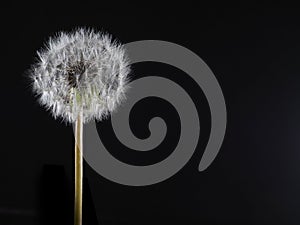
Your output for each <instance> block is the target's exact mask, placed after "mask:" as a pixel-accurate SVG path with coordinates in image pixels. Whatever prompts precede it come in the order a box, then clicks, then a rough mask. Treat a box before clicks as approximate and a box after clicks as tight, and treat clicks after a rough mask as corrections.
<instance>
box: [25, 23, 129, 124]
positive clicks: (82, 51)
mask: <svg viewBox="0 0 300 225" xmlns="http://www.w3.org/2000/svg"><path fill="white" fill-rule="evenodd" d="M37 55H38V62H37V63H36V64H35V65H33V68H32V71H31V76H30V77H31V79H32V81H33V90H34V93H35V94H37V96H38V99H39V102H40V104H41V105H43V106H45V107H46V108H47V109H48V110H50V111H51V113H52V115H53V116H54V118H59V117H60V118H62V119H63V120H64V121H66V122H69V123H73V122H75V121H76V119H77V118H78V116H79V114H80V113H82V116H83V118H82V122H83V123H86V122H89V121H91V120H94V119H95V120H99V121H101V120H102V119H103V118H105V117H106V116H108V115H109V114H110V113H111V112H113V111H114V110H115V109H116V107H117V106H118V105H119V104H120V103H121V102H122V101H123V100H124V98H125V92H126V89H127V88H128V74H129V71H130V69H129V61H128V59H127V57H126V54H125V50H124V48H123V47H122V45H120V44H118V43H117V42H115V41H112V38H111V36H110V35H108V34H103V33H97V32H95V31H94V30H92V29H83V28H81V29H77V30H75V31H73V32H71V33H65V32H61V33H58V34H57V35H56V36H55V37H52V38H50V39H49V41H48V43H47V45H46V47H45V48H43V49H42V50H40V51H38V53H37Z"/></svg>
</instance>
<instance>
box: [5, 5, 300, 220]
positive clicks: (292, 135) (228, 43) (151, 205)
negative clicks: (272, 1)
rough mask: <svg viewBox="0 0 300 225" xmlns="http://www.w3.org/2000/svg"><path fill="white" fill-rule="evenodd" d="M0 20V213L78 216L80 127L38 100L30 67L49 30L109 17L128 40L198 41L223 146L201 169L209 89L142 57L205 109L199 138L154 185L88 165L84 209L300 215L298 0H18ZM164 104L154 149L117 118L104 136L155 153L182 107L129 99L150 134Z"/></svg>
mask: <svg viewBox="0 0 300 225" xmlns="http://www.w3.org/2000/svg"><path fill="white" fill-rule="evenodd" d="M49 4H50V3H49ZM74 4H75V3H74ZM16 8H18V9H16ZM1 23H2V24H3V25H2V27H1V33H2V35H1V39H2V41H1V55H2V56H1V89H0V93H1V95H0V96H1V110H0V115H1V117H0V119H1V128H2V131H1V134H2V135H1V136H2V138H1V146H2V147H1V157H0V224H47V223H49V221H56V224H72V218H73V215H72V207H73V206H72V191H73V189H72V171H73V161H72V160H73V145H74V140H73V133H72V129H71V127H70V126H66V125H65V124H64V123H62V122H60V121H59V120H54V119H53V118H52V117H51V116H50V115H49V113H48V112H47V111H45V110H44V109H43V108H42V107H40V106H39V105H38V104H37V103H36V100H35V99H34V97H33V95H32V93H31V90H30V87H29V82H28V79H27V78H26V73H25V71H26V70H28V69H29V68H30V65H31V64H32V63H33V62H34V57H35V56H36V50H38V49H39V48H40V47H41V46H42V45H43V43H45V41H46V40H47V39H48V37H49V36H50V35H53V34H54V33H55V32H57V31H60V30H66V31H69V30H71V29H73V28H75V27H78V26H87V27H93V28H95V29H103V30H105V31H107V32H109V33H111V34H112V35H113V36H114V37H117V38H118V39H119V40H121V41H122V43H127V42H131V41H138V40H147V39H156V40H165V41H170V42H174V43H177V44H179V45H182V46H184V47H186V48H188V49H190V50H192V51H193V52H195V53H196V54H197V55H199V56H200V57H201V58H202V59H203V60H204V61H205V62H206V63H207V64H208V66H209V67H210V68H211V70H212V71H213V72H214V74H215V76H216V78H217V80H218V82H219V84H220V86H221V87H222V90H223V94H224V97H225V100H226V105H227V112H228V124H227V131H226V136H225V139H224V142H223V146H222V148H221V150H220V153H219V154H218V156H217V158H216V159H215V161H214V162H213V164H212V165H211V166H210V167H209V168H208V169H207V170H206V171H204V172H201V173H199V172H198V171H197V167H198V163H199V160H200V159H201V156H202V153H203V150H204V147H205V144H206V141H207V138H208V135H209V125H210V121H209V120H210V117H209V109H208V106H207V102H206V100H205V97H204V95H203V93H202V91H201V89H199V87H197V85H195V83H193V82H192V81H191V80H190V79H189V78H188V77H187V75H186V74H184V73H183V72H182V71H179V70H177V69H176V68H173V67H171V66H167V65H163V64H158V63H142V64H141V63H140V64H136V65H134V66H133V71H132V79H136V78H138V77H143V76H146V75H151V74H161V75H162V76H164V77H168V76H170V75H171V74H172V77H178V78H176V79H175V80H174V81H175V82H177V83H178V84H179V85H181V86H182V87H183V88H185V89H186V90H187V92H188V93H189V94H190V95H191V97H192V99H193V100H194V102H195V103H196V105H197V109H198V110H199V114H200V120H201V126H202V127H201V129H202V130H201V132H202V133H201V137H200V142H199V145H198V147H197V151H196V152H195V154H194V155H193V157H192V159H191V160H190V161H189V163H188V164H187V165H186V166H185V167H184V168H183V169H182V170H181V171H180V172H179V173H177V174H176V175H175V176H173V177H171V178H170V179H168V180H166V181H164V182H162V183H159V184H156V185H151V186H146V187H130V186H123V185H120V184H116V183H113V182H111V181H108V180H106V179H104V178H103V177H101V176H100V175H98V174H97V173H96V172H95V171H93V170H92V169H91V168H90V167H89V166H88V165H85V177H86V180H85V183H86V185H88V186H87V188H86V190H87V191H86V192H87V193H88V190H92V191H91V193H90V195H88V196H87V197H86V198H85V199H86V200H85V202H86V204H85V215H86V218H85V220H86V221H87V215H88V217H89V218H92V217H93V216H95V213H94V211H95V212H96V215H97V218H98V222H99V224H140V225H143V224H220V225H221V224H253V225H261V224H273V225H277V224H285V225H289V224H299V223H300V214H299V210H300V196H299V194H298V193H299V190H300V149H299V146H300V138H299V137H300V116H299V115H300V63H299V62H300V31H299V30H300V26H299V25H300V14H299V9H295V8H294V9H292V8H289V9H288V8H260V9H258V8H251V7H249V8H244V7H241V8H206V7H202V8H200V7H196V6H190V7H182V6H181V7H176V8H173V7H172V6H161V5H156V6H154V5H150V3H149V5H146V4H145V5H144V6H130V7H129V6H127V7H125V6H123V5H117V4H116V5H111V6H106V5H104V4H102V3H99V4H96V5H92V4H88V3H86V4H82V6H81V5H79V7H76V9H75V7H74V8H72V7H62V6H60V5H57V6H55V7H54V9H51V7H49V5H45V6H43V7H39V8H35V7H29V8H28V9H24V8H22V7H20V6H19V7H11V8H8V7H7V8H3V14H1ZM200 75H201V74H199V76H200ZM157 115H161V117H162V118H164V119H165V121H166V123H167V124H168V127H169V129H168V136H167V137H166V140H165V141H164V143H163V145H162V146H160V147H158V148H157V149H155V150H153V151H155V152H154V153H152V154H150V153H149V155H146V154H142V153H141V154H136V153H134V152H133V151H132V150H130V149H127V151H128V154H126V151H125V153H124V150H123V149H124V147H123V146H122V145H119V144H118V143H116V142H115V137H114V135H113V133H112V131H111V128H110V121H109V120H108V121H105V122H103V123H99V124H98V128H99V130H100V131H101V132H99V133H100V134H101V135H100V136H101V138H102V139H103V142H104V143H106V145H107V148H109V149H110V150H109V151H110V152H111V154H113V155H114V156H115V157H117V158H118V159H120V160H122V161H124V162H128V163H131V164H136V165H146V164H151V163H154V162H158V161H160V160H162V159H163V158H165V157H167V156H168V155H169V154H171V153H172V150H173V149H174V146H176V141H177V140H176V137H177V138H178V135H179V133H180V131H179V130H180V126H179V125H178V124H179V118H178V115H177V114H176V110H175V109H173V108H172V106H171V105H170V104H169V103H167V102H165V101H164V100H163V99H157V98H149V99H144V100H142V101H141V102H139V103H138V104H137V105H136V106H135V107H134V109H133V110H132V116H131V118H132V119H131V120H130V124H131V126H132V129H133V131H134V134H135V135H137V136H138V137H140V138H145V137H147V135H149V132H148V130H147V121H148V119H149V118H151V116H157ZM143 119H144V120H143ZM143 121H144V122H143ZM119 150H120V151H119ZM121 150H122V151H121ZM87 199H89V200H87ZM47 221H48V222H47ZM62 221H63V222H62ZM92 223H93V222H90V223H89V224H92ZM52 224H54V223H52ZM86 224H87V223H86Z"/></svg>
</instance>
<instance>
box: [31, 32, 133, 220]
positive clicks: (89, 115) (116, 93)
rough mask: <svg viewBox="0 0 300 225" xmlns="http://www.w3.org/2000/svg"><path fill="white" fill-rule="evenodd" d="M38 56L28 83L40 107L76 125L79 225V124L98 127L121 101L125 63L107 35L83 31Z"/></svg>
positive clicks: (78, 211)
mask: <svg viewBox="0 0 300 225" xmlns="http://www.w3.org/2000/svg"><path fill="white" fill-rule="evenodd" d="M37 56H38V60H37V62H36V63H35V64H34V65H33V66H32V69H31V71H30V78H31V80H32V87H33V92H34V93H35V94H36V95H37V98H38V101H39V103H40V104H41V105H42V106H44V107H45V108H46V109H47V110H49V111H50V112H51V114H52V115H53V117H54V118H62V119H63V121H65V122H66V123H75V199H74V200H75V201H74V215H75V218H74V223H75V225H81V224H82V175H83V162H82V132H83V123H86V122H89V121H91V120H98V121H101V120H102V119H104V118H106V117H107V116H108V115H109V114H110V113H111V112H113V111H114V110H115V109H116V107H117V106H118V105H119V104H120V103H121V102H122V101H123V100H124V99H125V93H126V90H127V89H128V82H129V81H128V74H129V71H130V68H129V61H128V59H127V56H126V54H125V50H124V48H123V46H122V45H120V44H119V43H117V42H116V41H113V40H112V37H111V36H110V35H108V34H104V33H99V32H95V31H94V30H93V29H84V28H79V29H76V30H74V31H72V32H70V33H66V32H60V33H58V34H57V35H56V36H54V37H50V38H49V40H48V42H47V44H46V46H45V47H44V48H43V49H41V50H40V51H38V52H37Z"/></svg>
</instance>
